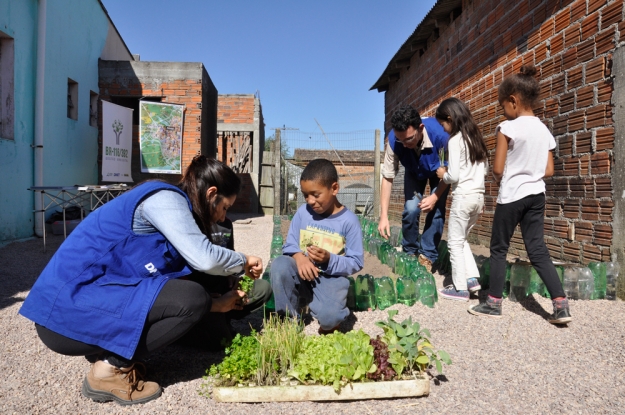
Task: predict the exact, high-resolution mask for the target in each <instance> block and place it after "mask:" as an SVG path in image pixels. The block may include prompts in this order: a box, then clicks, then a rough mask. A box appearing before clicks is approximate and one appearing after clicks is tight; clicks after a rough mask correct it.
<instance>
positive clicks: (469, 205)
mask: <svg viewBox="0 0 625 415" xmlns="http://www.w3.org/2000/svg"><path fill="white" fill-rule="evenodd" d="M436 120H437V121H438V122H439V123H440V124H441V126H442V127H443V129H444V130H445V132H446V133H448V134H449V136H450V137H451V138H450V139H449V142H448V144H447V149H448V153H449V165H448V166H447V167H439V168H438V170H437V171H436V175H437V176H438V178H439V179H442V180H443V181H444V182H445V183H447V184H451V185H452V192H453V201H452V202H451V210H450V211H449V222H448V223H449V225H448V228H447V235H448V237H447V239H448V244H449V252H450V254H451V275H452V279H453V285H449V286H447V287H445V288H443V289H440V290H439V293H440V295H441V297H443V298H447V299H449V300H460V301H469V291H478V290H479V289H480V288H481V287H480V284H479V282H478V280H477V278H478V277H479V271H478V269H477V265H476V263H475V259H474V258H473V253H472V252H471V247H470V246H469V243H468V242H467V237H468V236H469V233H470V232H471V229H472V228H473V226H474V225H475V223H476V222H477V219H478V217H479V216H480V213H481V212H482V210H483V208H484V175H485V174H486V170H487V160H488V159H487V157H488V153H487V150H486V144H485V143H484V139H483V137H482V133H481V132H480V130H479V128H478V127H477V124H476V123H475V120H474V119H473V116H472V115H471V111H469V108H468V107H467V106H466V104H465V103H464V102H462V101H460V100H459V99H457V98H448V99H446V100H444V101H443V102H441V104H440V105H439V107H438V108H437V110H436Z"/></svg>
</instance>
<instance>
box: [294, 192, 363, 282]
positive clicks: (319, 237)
mask: <svg viewBox="0 0 625 415" xmlns="http://www.w3.org/2000/svg"><path fill="white" fill-rule="evenodd" d="M311 243H312V244H314V245H317V246H319V247H321V248H323V249H325V250H327V251H329V252H330V261H329V262H328V263H327V264H324V265H322V266H321V269H322V270H323V271H324V273H325V275H326V276H344V277H347V276H349V275H352V274H355V273H357V272H358V271H360V270H361V269H362V267H363V265H364V254H363V250H362V232H361V231H360V222H359V221H358V217H357V216H356V215H355V214H354V213H353V212H352V211H350V210H349V209H347V207H343V210H341V211H340V212H338V213H335V214H334V215H331V216H328V217H327V218H324V217H322V216H319V215H318V214H317V213H315V211H313V210H312V209H311V208H310V207H309V206H308V205H307V204H303V205H302V206H300V207H299V209H298V210H297V213H295V215H294V216H293V220H292V221H291V226H290V228H289V234H288V235H287V237H286V243H285V244H284V245H283V246H282V253H283V254H284V255H293V254H296V253H298V252H304V253H305V252H306V245H309V244H311Z"/></svg>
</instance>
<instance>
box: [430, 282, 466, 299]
mask: <svg viewBox="0 0 625 415" xmlns="http://www.w3.org/2000/svg"><path fill="white" fill-rule="evenodd" d="M438 292H439V294H440V295H441V297H443V298H446V299H448V300H458V301H469V291H467V290H460V291H458V290H456V288H455V287H454V286H453V285H448V286H447V287H445V288H441V289H440V290H438Z"/></svg>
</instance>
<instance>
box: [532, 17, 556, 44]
mask: <svg viewBox="0 0 625 415" xmlns="http://www.w3.org/2000/svg"><path fill="white" fill-rule="evenodd" d="M534 21H536V22H542V21H544V19H542V20H538V19H534ZM554 33H555V32H554V21H553V19H548V20H546V21H544V23H543V24H542V25H541V26H540V41H541V42H544V41H545V40H547V39H549V38H550V37H551V36H553V35H554Z"/></svg>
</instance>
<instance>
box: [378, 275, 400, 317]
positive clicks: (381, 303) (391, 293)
mask: <svg viewBox="0 0 625 415" xmlns="http://www.w3.org/2000/svg"><path fill="white" fill-rule="evenodd" d="M375 299H376V302H377V305H378V308H379V309H380V310H385V309H387V308H389V307H390V306H392V305H394V304H396V303H397V297H395V285H394V284H393V280H392V279H390V277H380V278H375Z"/></svg>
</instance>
